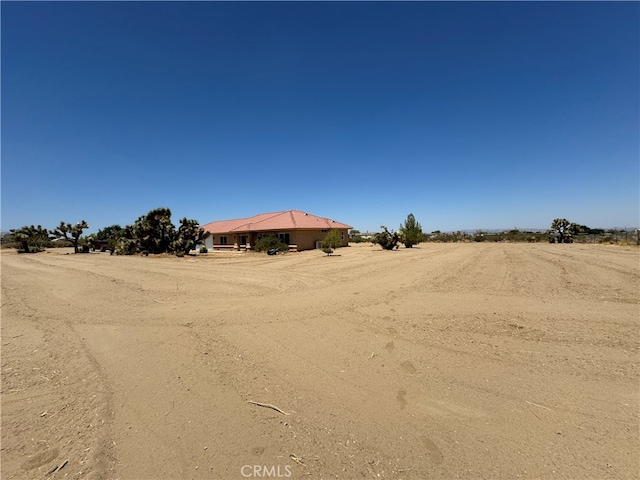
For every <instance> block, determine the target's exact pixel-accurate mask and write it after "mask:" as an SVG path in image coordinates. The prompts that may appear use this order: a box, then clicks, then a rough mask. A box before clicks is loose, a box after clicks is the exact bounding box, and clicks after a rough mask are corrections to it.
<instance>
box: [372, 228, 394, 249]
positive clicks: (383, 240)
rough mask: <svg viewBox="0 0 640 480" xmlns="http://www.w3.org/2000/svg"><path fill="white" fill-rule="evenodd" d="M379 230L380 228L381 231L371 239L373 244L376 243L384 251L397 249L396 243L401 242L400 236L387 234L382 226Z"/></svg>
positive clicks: (387, 231)
mask: <svg viewBox="0 0 640 480" xmlns="http://www.w3.org/2000/svg"><path fill="white" fill-rule="evenodd" d="M380 228H382V230H383V231H382V232H380V233H378V234H377V235H376V236H375V237H373V243H377V244H378V245H380V246H381V247H382V248H383V249H384V250H393V249H394V248H398V243H400V241H401V238H400V234H399V233H398V232H393V233H391V232H389V230H387V227H385V226H384V225H383V226H382V227H380Z"/></svg>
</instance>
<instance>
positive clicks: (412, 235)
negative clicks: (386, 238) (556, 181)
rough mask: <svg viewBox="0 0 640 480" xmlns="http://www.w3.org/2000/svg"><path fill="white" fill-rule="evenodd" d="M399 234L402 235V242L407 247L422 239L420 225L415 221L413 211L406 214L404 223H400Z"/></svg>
mask: <svg viewBox="0 0 640 480" xmlns="http://www.w3.org/2000/svg"><path fill="white" fill-rule="evenodd" d="M400 235H401V237H402V243H404V246H405V247H407V248H411V247H413V246H414V245H417V244H419V243H420V242H421V241H422V226H421V225H420V223H419V222H418V221H416V217H414V216H413V213H410V214H409V215H408V216H407V219H406V220H405V221H404V225H400Z"/></svg>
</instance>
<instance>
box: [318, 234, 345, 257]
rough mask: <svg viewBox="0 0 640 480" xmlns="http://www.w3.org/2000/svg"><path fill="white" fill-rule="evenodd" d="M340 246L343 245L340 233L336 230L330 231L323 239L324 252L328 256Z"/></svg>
mask: <svg viewBox="0 0 640 480" xmlns="http://www.w3.org/2000/svg"><path fill="white" fill-rule="evenodd" d="M340 245H342V239H341V238H340V231H339V230H337V229H335V228H332V229H331V230H329V231H328V232H327V233H326V234H325V236H324V238H323V239H322V251H323V252H324V253H326V254H327V255H331V254H332V253H333V251H334V250H335V249H336V248H338V247H339V246H340Z"/></svg>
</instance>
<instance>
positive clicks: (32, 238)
mask: <svg viewBox="0 0 640 480" xmlns="http://www.w3.org/2000/svg"><path fill="white" fill-rule="evenodd" d="M9 232H10V233H11V235H12V236H13V239H14V240H15V241H16V242H17V243H18V247H17V248H18V252H22V253H35V252H41V251H42V250H44V247H45V245H47V244H48V243H49V231H48V230H47V229H46V228H42V226H40V225H38V226H37V227H34V226H33V225H31V226H24V227H20V228H16V229H12V230H10V231H9Z"/></svg>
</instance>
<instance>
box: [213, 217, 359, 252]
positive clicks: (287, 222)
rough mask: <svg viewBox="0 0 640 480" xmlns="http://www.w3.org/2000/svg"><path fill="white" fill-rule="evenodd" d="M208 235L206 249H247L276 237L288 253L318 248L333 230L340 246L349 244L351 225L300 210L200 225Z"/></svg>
mask: <svg viewBox="0 0 640 480" xmlns="http://www.w3.org/2000/svg"><path fill="white" fill-rule="evenodd" d="M202 228H204V230H205V231H206V232H209V233H210V234H211V236H210V237H209V238H207V239H206V241H205V246H206V247H207V248H208V249H217V250H222V249H234V250H250V249H251V248H252V245H255V243H256V242H257V241H258V239H259V238H261V237H263V236H266V235H277V236H278V237H279V238H280V240H281V241H282V242H283V243H285V244H287V245H289V250H292V251H302V250H312V249H315V248H321V243H322V239H323V238H324V236H325V234H326V233H327V232H328V231H329V230H331V229H336V230H338V231H339V232H340V237H341V239H342V245H341V246H343V247H346V246H347V245H348V244H349V230H350V229H352V228H353V227H351V226H350V225H347V224H345V223H341V222H337V221H335V220H331V219H329V218H324V217H318V216H316V215H312V214H310V213H306V212H302V211H300V210H286V211H284V212H273V213H261V214H259V215H255V216H253V217H250V218H238V219H235V220H220V221H216V222H211V223H207V224H206V225H203V227H202Z"/></svg>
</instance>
